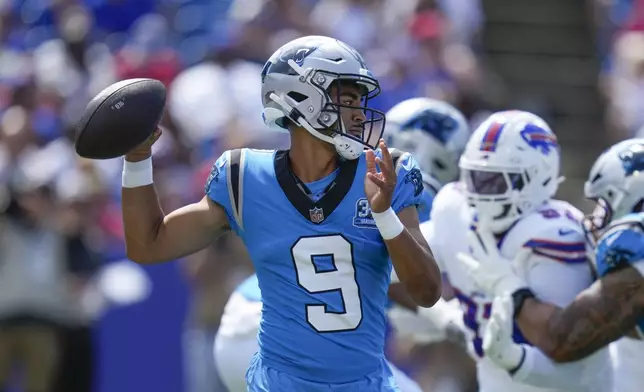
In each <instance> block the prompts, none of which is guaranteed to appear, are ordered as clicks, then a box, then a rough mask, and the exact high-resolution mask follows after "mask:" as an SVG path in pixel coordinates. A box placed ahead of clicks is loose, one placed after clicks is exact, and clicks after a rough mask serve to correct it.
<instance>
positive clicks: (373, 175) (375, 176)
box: [367, 172, 387, 189]
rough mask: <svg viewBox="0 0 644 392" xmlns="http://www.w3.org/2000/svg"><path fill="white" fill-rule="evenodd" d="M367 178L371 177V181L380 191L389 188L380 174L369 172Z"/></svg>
mask: <svg viewBox="0 0 644 392" xmlns="http://www.w3.org/2000/svg"><path fill="white" fill-rule="evenodd" d="M367 177H369V180H370V181H371V182H373V183H374V184H376V186H377V187H378V188H380V189H385V188H387V183H386V182H385V181H384V180H383V179H382V178H380V176H378V174H376V173H371V172H369V173H367Z"/></svg>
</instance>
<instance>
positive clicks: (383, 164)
mask: <svg viewBox="0 0 644 392" xmlns="http://www.w3.org/2000/svg"><path fill="white" fill-rule="evenodd" d="M378 147H379V148H380V151H381V153H382V159H381V158H379V157H377V156H376V154H375V152H374V151H373V150H367V176H366V177H365V179H364V192H365V194H366V195H367V199H368V200H369V205H370V206H371V211H372V212H375V213H379V212H383V211H386V210H387V209H388V208H389V207H391V199H392V197H393V194H394V189H395V188H396V169H395V168H394V160H393V158H392V157H391V154H390V153H389V149H387V145H386V144H385V142H384V140H382V139H380V143H379V145H378Z"/></svg>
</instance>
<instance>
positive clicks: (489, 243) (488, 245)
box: [476, 228, 499, 257]
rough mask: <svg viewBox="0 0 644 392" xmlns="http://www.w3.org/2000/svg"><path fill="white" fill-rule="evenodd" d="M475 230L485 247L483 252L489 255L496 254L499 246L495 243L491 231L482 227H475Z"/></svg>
mask: <svg viewBox="0 0 644 392" xmlns="http://www.w3.org/2000/svg"><path fill="white" fill-rule="evenodd" d="M476 232H477V234H478V235H479V238H480V239H481V242H482V243H483V246H484V247H485V252H486V253H487V254H488V255H490V256H494V257H496V256H498V255H499V248H498V246H497V244H496V240H495V239H494V235H493V234H492V232H490V231H489V230H486V229H483V228H477V229H476Z"/></svg>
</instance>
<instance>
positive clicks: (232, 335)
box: [215, 98, 469, 392]
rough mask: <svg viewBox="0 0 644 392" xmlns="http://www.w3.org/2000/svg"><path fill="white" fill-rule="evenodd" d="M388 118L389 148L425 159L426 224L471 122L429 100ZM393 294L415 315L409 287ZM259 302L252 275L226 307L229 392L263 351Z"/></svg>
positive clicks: (221, 345)
mask: <svg viewBox="0 0 644 392" xmlns="http://www.w3.org/2000/svg"><path fill="white" fill-rule="evenodd" d="M385 117H386V118H387V125H386V127H385V140H386V142H387V144H388V146H389V147H391V148H395V149H400V150H405V151H408V152H410V153H412V154H413V155H414V156H415V157H416V156H418V157H422V161H421V162H419V168H420V171H421V175H422V179H423V184H424V190H423V195H422V198H421V204H420V205H419V207H418V210H419V221H420V222H421V223H422V222H424V221H426V220H427V219H429V210H430V209H431V203H432V199H433V197H434V196H435V194H436V190H437V189H439V188H440V187H441V186H442V185H443V183H445V182H450V181H453V180H455V179H456V178H457V176H458V157H459V156H460V153H461V151H462V150H463V149H464V147H465V144H466V142H467V139H468V133H469V130H468V125H467V122H466V120H465V118H464V116H463V115H462V114H461V113H460V112H459V111H458V110H457V109H455V108H454V107H452V106H451V105H449V104H447V103H444V102H441V101H437V100H433V99H429V98H414V99H408V100H405V101H402V102H400V103H399V104H397V105H396V106H394V107H393V108H392V109H391V110H390V111H388V112H387V113H386V116H385ZM439 179H440V180H439ZM389 295H390V298H392V299H393V300H394V301H398V303H399V304H400V305H402V306H403V307H405V308H411V309H413V310H416V304H415V303H414V302H413V301H411V300H410V299H409V296H408V295H407V293H406V289H405V287H404V285H402V284H400V283H393V282H392V284H391V285H390V291H389ZM260 302H261V291H260V289H259V283H258V281H257V275H251V276H250V277H248V278H247V279H245V280H244V281H243V282H242V283H241V284H240V285H239V286H238V287H237V288H236V290H235V291H234V293H233V294H232V295H231V296H230V298H229V300H228V303H227V304H226V307H225V310H224V314H223V316H222V320H221V324H220V330H219V332H218V334H217V337H216V342H215V353H216V354H215V355H216V357H217V358H225V360H224V361H218V362H217V367H218V371H219V374H220V376H221V379H222V380H223V381H224V383H225V384H226V387H227V388H228V390H229V392H238V391H245V390H246V382H245V373H246V369H247V368H248V365H249V364H250V359H251V358H252V356H253V355H254V354H255V352H256V351H257V349H258V347H257V337H256V335H257V331H258V330H259V319H260V317H261V311H260V309H261V305H259V303H260ZM392 321H394V322H395V321H396V320H392ZM409 321H410V320H409V317H407V318H405V322H409ZM414 321H417V320H414ZM418 324H419V325H418V327H419V328H423V323H422V322H421V323H418ZM424 333H425V334H426V331H424ZM386 336H387V337H390V336H392V334H390V333H388V334H387V335H386ZM389 365H390V367H391V370H392V372H393V374H394V378H395V379H396V383H397V384H398V387H399V389H400V391H401V392H420V391H421V388H420V386H418V384H417V383H416V382H415V381H413V380H411V379H410V378H409V377H407V376H406V375H405V374H404V373H402V372H401V371H400V370H399V369H397V368H396V367H395V366H393V365H392V364H389Z"/></svg>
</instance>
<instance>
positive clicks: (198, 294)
mask: <svg viewBox="0 0 644 392" xmlns="http://www.w3.org/2000/svg"><path fill="white" fill-rule="evenodd" d="M310 34H322V35H329V36H333V37H337V38H339V39H342V40H344V41H346V42H348V43H349V44H351V45H353V46H354V47H356V48H357V49H358V50H359V51H360V52H362V53H363V54H364V55H365V58H366V59H367V62H368V64H370V67H371V68H372V70H373V72H374V74H376V75H377V76H378V77H379V78H380V82H381V85H382V87H383V93H382V94H381V95H380V96H379V97H378V98H377V99H376V101H375V105H376V106H377V107H378V108H380V109H382V110H387V109H389V108H390V107H391V106H392V105H393V104H395V103H397V102H399V101H401V100H403V99H406V98H411V97H415V96H430V97H435V98H439V99H444V100H447V101H449V102H452V103H453V104H455V105H456V106H458V107H459V108H460V109H461V110H462V111H463V112H464V113H465V114H466V115H467V116H468V118H469V119H470V120H471V122H472V124H473V125H474V126H475V125H476V124H477V123H478V122H479V121H481V119H482V118H483V117H484V116H485V115H486V114H488V113H489V112H490V111H495V110H500V109H510V108H512V109H527V110H531V111H534V112H535V113H538V114H540V115H541V116H543V117H544V118H545V119H546V120H547V121H549V122H550V123H551V125H552V127H553V129H554V130H555V132H556V133H557V135H558V137H559V139H560V141H561V144H562V146H563V151H564V153H563V164H562V167H563V172H564V174H565V175H566V176H567V181H566V182H565V183H564V184H563V185H562V187H561V191H560V196H561V197H562V198H564V199H566V200H569V201H572V202H573V203H576V204H577V205H579V206H582V207H583V208H588V205H587V204H586V202H585V201H584V200H583V195H582V185H583V181H584V176H585V175H586V173H587V171H588V169H589V167H590V164H591V163H592V160H593V159H594V158H595V157H596V156H597V154H598V153H599V152H600V151H601V150H602V149H604V148H605V147H607V146H608V145H609V144H610V143H612V142H614V141H617V140H621V139H624V138H626V137H630V136H633V135H635V134H637V132H638V130H639V129H640V128H641V127H642V126H644V110H643V109H644V1H643V0H595V1H593V0H588V1H583V0H566V1H561V0H539V1H530V0H435V1H430V0H84V1H81V0H13V1H12V0H2V1H0V211H2V215H0V222H2V221H6V220H11V219H17V218H16V214H15V206H16V203H17V205H20V206H22V209H23V210H25V209H26V210H28V211H29V214H30V217H31V218H32V219H33V220H34V221H37V222H45V221H46V222H53V226H52V225H48V226H47V227H48V228H49V229H47V230H50V232H49V234H51V235H53V236H55V237H57V238H60V239H63V240H64V241H66V243H67V244H68V249H73V250H72V251H69V252H67V253H66V254H65V256H64V257H63V258H62V260H61V259H60V258H58V259H57V258H54V257H42V256H39V255H41V254H39V253H37V254H30V253H24V252H23V253H19V252H18V254H22V255H23V256H22V257H25V258H26V260H25V262H28V263H30V265H32V266H33V270H34V271H36V272H34V274H33V276H26V277H24V280H22V281H18V282H14V283H16V284H18V285H23V286H26V287H32V288H33V290H38V281H37V278H36V276H37V275H38V274H39V273H40V274H43V273H44V274H47V272H46V271H49V269H50V268H51V266H50V263H62V264H61V265H64V267H65V271H64V274H62V275H60V276H59V278H60V279H61V280H63V281H64V284H65V285H67V287H68V288H69V289H70V290H72V292H73V293H74V295H73V296H72V297H71V299H70V300H69V302H68V303H67V304H66V306H67V307H68V308H69V309H70V311H71V312H72V313H73V314H74V315H75V316H74V317H71V318H70V317H62V316H61V317H56V316H52V317H51V318H50V319H49V320H45V321H48V322H53V323H54V324H56V325H57V328H56V332H57V333H58V334H59V335H58V336H60V340H59V341H58V342H59V343H60V345H59V349H60V353H61V354H62V355H61V357H60V358H61V362H60V367H59V369H60V372H59V373H58V378H57V382H58V383H59V384H57V385H58V386H57V387H55V391H56V392H58V391H66V392H67V391H71V392H73V391H89V390H92V391H97V392H117V391H118V392H129V391H156V392H165V391H168V392H178V391H186V392H192V391H195V392H197V391H198V392H206V391H211V392H213V391H219V390H220V389H218V387H217V384H216V381H212V377H213V374H212V364H211V363H210V361H209V360H208V356H209V354H210V353H211V340H212V335H213V334H214V332H215V331H216V328H217V324H218V321H219V316H220V314H221V311H222V308H223V305H224V304H225V302H226V299H227V296H228V294H229V293H230V292H231V290H232V289H233V288H234V287H235V285H236V284H237V283H238V282H239V281H240V280H241V279H243V278H244V277H245V276H247V275H248V274H250V273H251V271H252V268H251V266H250V263H249V262H248V260H247V259H246V257H245V254H244V251H243V247H242V246H240V244H239V242H238V241H237V240H236V239H235V238H232V237H225V238H222V239H220V240H218V241H216V243H213V245H212V246H211V247H210V248H209V249H208V250H206V251H203V252H201V253H199V254H197V255H194V256H192V257H189V258H187V259H185V260H178V261H176V262H173V263H168V264H164V265H158V266H151V267H144V268H142V267H139V266H136V265H134V264H133V263H131V262H129V261H127V260H125V255H124V248H123V241H122V228H121V221H120V215H119V197H120V196H119V192H120V170H121V163H120V161H119V160H115V161H103V162H88V161H83V160H81V159H79V158H78V157H76V156H75V154H74V151H73V147H72V146H71V144H70V139H69V138H70V137H71V135H72V134H73V128H74V125H75V121H76V120H77V119H78V118H79V117H80V114H81V112H82V110H83V109H84V106H85V105H86V103H87V102H88V101H89V99H91V97H92V96H94V95H95V94H96V93H97V92H99V91H100V90H101V89H102V88H104V87H106V86H107V85H109V84H111V83H113V82H114V81H117V80H120V79H126V78H132V77H152V78H157V79H160V80H161V81H163V82H164V83H165V84H166V86H167V87H168V94H169V95H168V105H167V111H166V116H165V118H164V120H163V125H164V126H165V127H166V129H167V131H166V132H165V133H164V136H163V138H162V140H161V141H160V142H159V143H158V145H156V146H155V158H154V160H155V182H156V184H157V191H158V192H159V194H160V196H161V199H162V203H163V205H164V206H165V208H166V211H167V210H170V209H173V208H175V207H177V206H180V205H182V204H185V203H188V202H191V201H195V200H197V199H199V198H200V197H201V196H202V194H203V184H204V181H205V178H206V176H207V173H208V171H209V168H210V165H211V164H212V162H213V161H214V159H215V158H216V157H217V156H218V155H219V154H220V153H221V152H222V151H224V150H226V149H229V148H235V147H241V146H254V147H264V148H273V147H280V146H285V145H287V144H288V140H287V136H285V135H280V134H276V133H272V132H270V131H268V130H265V129H264V128H263V124H262V122H261V116H260V110H261V109H260V108H261V105H260V100H259V74H260V70H261V67H262V65H263V62H264V61H265V60H266V59H267V58H268V56H269V55H270V54H271V53H272V52H273V51H274V50H275V49H277V48H278V47H279V46H280V45H282V44H283V43H285V42H287V41H289V40H290V39H293V38H295V37H297V36H300V35H310ZM258 218H259V217H258ZM3 236H6V233H5V232H2V231H0V244H3V245H2V248H0V256H3V255H4V256H6V257H9V256H8V255H10V254H12V255H13V254H15V253H16V252H9V251H8V249H10V248H8V247H7V243H6V242H7V241H5V242H2V237H3ZM21 238H23V239H24V240H22V241H19V242H15V243H11V244H10V246H11V249H12V250H13V248H14V247H15V248H18V247H23V248H21V249H23V250H30V249H34V248H37V247H39V246H44V245H42V243H40V242H39V241H40V240H39V239H38V237H34V236H30V235H29V233H27V234H25V235H24V237H21ZM69 244H72V245H69ZM24 255H31V256H24ZM2 271H3V270H2V269H0V274H1V273H2ZM57 276H58V275H57ZM2 278H3V277H2V276H0V281H2ZM4 278H6V279H10V277H4ZM7 290H9V289H7ZM3 293H5V292H4V291H3V288H2V287H0V299H1V297H2V295H4V294H3ZM0 302H1V301H0ZM2 309H3V308H1V307H0V352H1V351H2V344H3V340H2V339H3V338H4V339H6V336H4V337H3V333H4V332H3V331H5V330H6V329H7V327H8V326H15V325H18V326H19V327H20V325H21V324H20V323H19V322H18V323H16V320H14V319H15V317H13V315H12V314H10V313H7V312H3V311H2ZM27 316H29V315H27ZM41 321H42V320H41ZM4 342H5V343H6V340H5V341H4ZM391 350H392V353H394V354H392V355H393V356H394V357H395V358H397V359H398V361H399V363H400V364H401V366H402V367H404V368H407V369H409V370H410V371H412V372H414V374H415V375H416V376H417V378H418V379H419V380H421V382H422V383H423V385H424V386H426V387H427V388H428V389H427V390H433V391H443V392H446V391H458V390H467V389H466V388H470V389H469V390H472V389H471V388H472V366H471V364H469V363H467V362H466V360H465V359H464V358H463V357H460V356H459V354H458V353H455V349H454V347H452V346H449V345H447V346H445V345H443V346H440V345H439V346H438V347H437V346H432V347H429V348H428V347H416V348H413V349H411V348H410V346H409V344H406V343H405V342H400V344H398V345H397V346H396V347H392V348H391ZM43 351H44V349H43ZM452 354H453V355H452ZM43 355H44V354H43ZM450 356H454V357H457V359H456V361H457V363H458V365H457V366H456V368H454V366H452V367H450V366H448V365H446V364H444V363H443V362H445V363H446V361H443V360H444V359H445V358H448V357H450ZM459 361H460V362H459ZM450 374H451V375H450ZM20 376H21V372H20V369H19V368H17V369H16V372H15V378H16V380H18V379H20ZM443 376H444V377H443ZM65 383H70V384H65ZM73 384H77V385H76V386H73ZM83 384H86V385H89V384H91V385H93V387H92V388H91V389H90V388H89V387H87V386H83ZM207 386H209V388H208V387H207ZM430 386H433V389H429V388H430ZM75 388H76V389H75ZM16 390H21V389H19V388H18V389H16Z"/></svg>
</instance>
